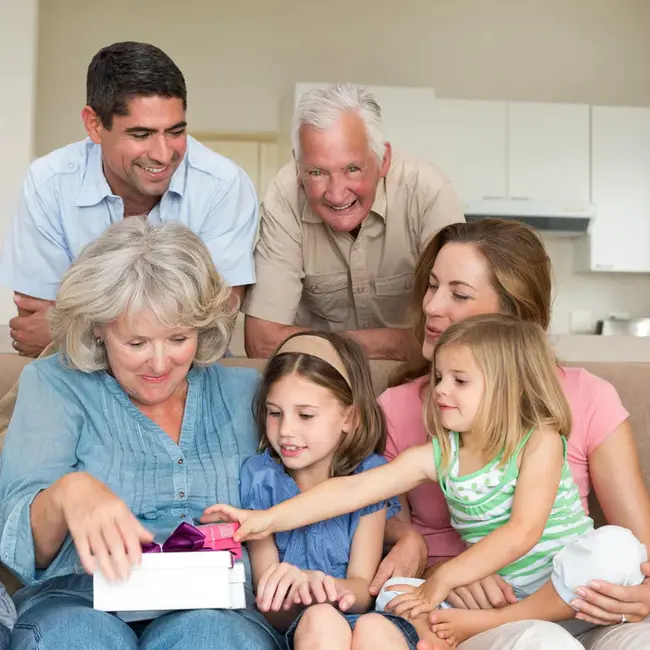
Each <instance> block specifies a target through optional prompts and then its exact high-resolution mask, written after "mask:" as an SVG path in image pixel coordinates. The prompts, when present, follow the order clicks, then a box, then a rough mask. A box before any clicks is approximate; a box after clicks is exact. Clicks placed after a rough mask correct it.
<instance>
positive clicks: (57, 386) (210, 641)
mask: <svg viewBox="0 0 650 650" xmlns="http://www.w3.org/2000/svg"><path fill="white" fill-rule="evenodd" d="M229 295H230V292H229V289H228V287H227V286H226V285H225V284H224V282H223V281H222V279H221V278H220V277H219V275H218V274H217V272H216V271H215V268H214V264H213V262H212V259H211V258H210V253H209V252H208V250H207V248H206V247H205V245H204V244H203V243H202V242H201V240H200V239H199V238H198V237H197V236H196V235H195V234H193V233H192V232H191V231H190V230H188V229H187V228H185V227H184V226H181V225H179V224H177V223H166V224H164V225H162V226H160V227H153V226H151V225H149V224H147V222H146V221H144V220H141V219H137V218H133V219H126V220H124V221H123V222H120V223H119V224H116V225H114V226H112V227H111V228H109V229H108V230H107V231H106V232H105V233H104V234H103V235H102V236H101V237H100V238H99V239H97V240H95V241H94V242H92V243H91V244H89V245H88V246H87V247H86V248H85V249H84V250H83V252H82V253H81V255H80V256H79V258H78V259H77V261H76V262H75V263H74V264H73V265H72V267H71V268H70V269H69V271H68V272H67V273H66V275H65V276H64V278H63V280H62V282H61V286H60V289H59V292H58V295H57V301H56V307H55V308H54V311H53V314H52V319H53V320H52V330H53V336H54V341H55V343H56V344H57V345H58V349H59V352H58V354H56V355H54V356H51V357H48V358H43V359H39V360H37V361H34V362H33V363H31V364H30V365H28V366H27V367H26V368H25V369H24V371H23V373H22V376H21V378H20V384H19V392H18V400H17V403H16V408H15V411H14V415H13V418H12V420H11V423H10V426H9V430H8V433H7V438H6V442H5V447H4V451H3V456H2V468H1V470H0V504H1V505H0V517H1V521H0V524H1V525H2V535H1V537H0V558H1V559H2V562H3V563H4V564H5V565H6V566H7V567H8V568H9V569H10V570H11V571H12V572H13V573H15V574H16V575H17V576H18V577H19V578H20V579H21V580H22V581H23V583H24V584H25V585H27V586H26V587H23V588H22V589H21V590H19V591H18V592H17V594H16V595H15V601H16V604H17V607H18V621H17V623H16V626H15V628H14V635H13V640H12V647H15V648H39V649H43V648H48V649H59V648H61V649H65V650H70V649H72V648H83V649H84V650H85V649H87V648H94V649H97V648H111V650H123V649H124V650H126V649H131V648H147V649H148V650H153V649H158V648H160V649H162V648H165V649H167V648H180V647H183V648H186V647H188V648H192V650H203V649H208V648H209V649H210V650H214V648H215V647H216V646H215V643H217V642H216V639H218V647H219V649H220V650H235V649H237V650H240V649H244V650H245V649H246V648H255V649H262V650H267V649H268V650H272V649H276V648H281V647H282V644H281V641H280V640H279V638H278V637H277V635H276V633H275V632H274V631H273V630H272V628H270V627H269V625H268V624H267V623H266V622H265V620H264V619H263V618H262V616H261V615H260V614H258V613H257V612H255V611H254V610H253V609H247V610H240V611H228V610H194V611H179V612H173V613H168V614H165V615H163V616H160V617H158V618H155V619H153V620H151V619H149V620H145V621H138V622H137V623H130V624H129V623H126V622H125V621H123V620H122V619H120V618H119V617H118V616H116V615H113V614H109V613H106V612H101V611H96V610H94V609H93V604H92V599H93V596H92V578H91V576H90V575H87V574H90V573H92V572H93V570H95V569H96V568H100V569H101V571H102V572H103V573H104V574H105V575H106V576H107V577H108V578H109V579H111V578H113V579H115V578H124V577H126V576H127V575H128V573H129V570H130V567H131V566H132V565H134V564H135V563H137V562H138V561H139V559H140V554H141V544H142V543H145V542H150V541H151V540H152V539H153V538H154V536H156V537H160V538H165V537H167V536H168V535H169V534H170V533H171V532H172V531H173V530H174V529H175V528H176V527H177V526H178V525H179V524H180V523H181V522H184V521H187V522H190V523H191V521H192V520H194V519H199V518H200V516H201V514H202V513H203V510H204V509H205V508H206V507H207V506H208V505H211V504H213V503H214V502H215V500H216V501H223V502H227V503H238V502H239V494H238V486H239V468H240V466H241V463H242V461H243V460H244V459H245V458H246V457H247V456H249V455H251V454H252V453H254V452H255V447H256V433H255V426H254V421H253V415H252V409H251V402H252V399H253V395H254V393H255V390H256V388H257V375H256V373H255V372H254V371H253V370H250V369H243V368H226V367H223V366H221V365H218V364H214V362H215V361H216V360H217V359H218V358H219V357H220V356H221V355H222V354H223V352H224V350H225V348H226V345H227V342H228V334H229V327H230V325H231V323H232V318H233V313H232V309H231V308H230V307H229ZM249 573H250V572H249Z"/></svg>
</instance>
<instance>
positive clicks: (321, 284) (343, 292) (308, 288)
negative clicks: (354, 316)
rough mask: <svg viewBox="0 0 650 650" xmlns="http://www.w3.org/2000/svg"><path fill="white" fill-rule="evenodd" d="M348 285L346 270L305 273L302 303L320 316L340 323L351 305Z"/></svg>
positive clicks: (344, 318) (346, 315)
mask: <svg viewBox="0 0 650 650" xmlns="http://www.w3.org/2000/svg"><path fill="white" fill-rule="evenodd" d="M349 286H350V282H349V278H348V274H347V273H346V272H344V273H320V274H318V275H306V276H305V278H304V280H303V291H302V298H303V302H304V305H305V307H306V308H307V310H308V311H309V312H311V313H313V314H315V315H316V316H319V317H320V318H324V319H325V320H327V321H331V322H335V323H342V322H344V321H345V320H347V317H348V310H349V309H350V306H351V301H350V288H349Z"/></svg>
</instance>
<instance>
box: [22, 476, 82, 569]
mask: <svg viewBox="0 0 650 650" xmlns="http://www.w3.org/2000/svg"><path fill="white" fill-rule="evenodd" d="M70 476H72V477H74V474H66V475H65V476H63V477H61V478H60V479H58V480H57V481H55V482H54V483H53V484H52V485H51V486H50V487H49V488H47V489H46V490H43V491H42V492H39V493H38V495H37V497H36V498H35V499H34V501H33V502H32V506H31V508H30V510H29V515H30V522H31V526H32V536H33V538H34V558H35V561H36V567H37V568H38V569H45V568H47V567H48V566H49V565H50V563H51V562H52V560H53V559H54V558H55V557H56V556H57V555H58V554H59V551H60V550H61V546H62V545H63V542H64V541H65V538H66V537H67V535H68V524H67V523H66V521H65V517H64V516H63V508H62V507H61V502H62V493H63V492H64V490H65V486H66V484H69V482H68V481H67V479H68V477H70Z"/></svg>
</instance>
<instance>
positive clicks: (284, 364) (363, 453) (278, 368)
mask: <svg viewBox="0 0 650 650" xmlns="http://www.w3.org/2000/svg"><path fill="white" fill-rule="evenodd" d="M300 336H318V337H321V338H323V339H325V340H326V341H329V343H331V345H332V347H333V348H334V350H335V351H336V353H337V354H338V356H339V357H340V359H341V361H342V363H343V367H344V368H345V371H346V372H347V375H348V378H349V382H348V380H347V379H346V378H345V377H343V375H342V374H341V373H340V372H339V371H338V370H337V369H336V368H334V366H332V365H330V364H329V363H328V362H327V361H324V360H323V359H321V358H320V357H317V356H313V355H311V354H307V353H304V352H282V351H280V353H279V354H278V350H281V348H282V346H283V345H284V344H285V343H286V342H287V341H289V340H290V339H294V338H297V337H300ZM288 375H298V376H300V377H304V378H305V379H307V380H308V381H311V382H313V383H314V384H316V385H318V386H323V387H324V388H327V390H329V391H330V392H331V393H332V395H333V396H334V397H335V398H336V399H337V400H338V402H339V403H340V404H341V405H343V406H346V407H347V406H354V407H355V408H356V410H357V416H358V422H359V425H358V427H357V428H356V430H355V431H351V432H350V433H347V434H345V435H342V436H341V439H340V440H339V444H338V447H337V449H336V451H335V453H334V458H333V460H332V469H331V475H332V476H347V475H349V474H351V473H352V472H353V471H354V470H355V469H356V468H357V467H358V466H359V464H360V463H361V462H362V461H363V460H364V459H365V458H367V457H368V456H369V455H370V454H372V453H376V454H382V453H383V452H384V447H385V445H386V435H387V434H386V419H385V417H384V412H383V411H382V409H381V407H380V406H379V403H378V402H377V399H376V397H375V391H374V390H373V386H372V378H371V375H370V368H369V367H368V361H367V360H366V356H365V354H364V353H363V350H362V349H361V347H360V346H359V344H358V343H356V342H355V341H353V340H352V339H351V338H349V337H348V336H345V335H343V334H338V333H336V332H324V331H323V332H319V331H316V332H313V331H312V332H298V333H296V334H292V335H291V336H289V337H288V338H287V339H286V340H285V341H283V342H282V343H281V344H280V345H279V346H278V348H277V349H276V351H275V352H274V353H273V356H272V357H271V358H270V359H269V362H268V363H267V365H266V368H265V369H264V374H263V375H262V382H261V384H260V389H259V392H258V394H257V397H256V399H255V407H254V408H255V413H256V419H257V427H258V432H259V440H260V450H261V451H264V450H266V449H270V450H272V447H271V444H270V443H269V439H268V436H267V433H266V401H267V398H268V395H269V392H270V390H271V388H272V386H273V384H275V383H276V382H277V381H279V380H280V379H282V377H287V376H288ZM273 455H274V456H275V454H273Z"/></svg>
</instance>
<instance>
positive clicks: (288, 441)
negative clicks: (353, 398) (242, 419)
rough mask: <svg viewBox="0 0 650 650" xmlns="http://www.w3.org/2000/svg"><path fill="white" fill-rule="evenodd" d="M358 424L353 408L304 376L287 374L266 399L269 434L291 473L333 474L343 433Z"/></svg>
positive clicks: (272, 388) (277, 452) (324, 475)
mask: <svg viewBox="0 0 650 650" xmlns="http://www.w3.org/2000/svg"><path fill="white" fill-rule="evenodd" d="M353 424H354V415H353V408H352V407H346V406H344V405H343V404H341V402H339V401H338V400H337V399H336V397H335V396H334V395H333V394H332V392H331V391H330V390H329V389H327V388H325V387H324V386H319V385H318V384H315V383H314V382H312V381H309V380H308V379H305V378H304V377H301V376H300V375H296V374H291V375H285V376H284V377H281V378H280V379H278V380H277V381H276V382H275V383H274V384H273V385H272V386H271V388H270V390H269V392H268V396H267V399H266V436H267V438H268V441H269V443H270V445H271V447H272V448H273V449H274V451H275V452H276V454H277V455H278V457H279V458H280V460H281V461H282V464H283V465H284V466H285V467H286V468H287V471H288V472H289V474H291V475H292V476H293V477H294V478H297V475H298V474H301V473H302V474H305V473H309V474H310V475H311V476H312V477H313V478H314V479H315V480H325V479H326V478H328V477H329V476H330V472H331V468H332V461H333V458H334V454H335V452H336V449H337V447H338V445H339V441H340V440H341V436H343V435H345V434H346V433H349V432H350V431H351V430H352V428H353Z"/></svg>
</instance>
